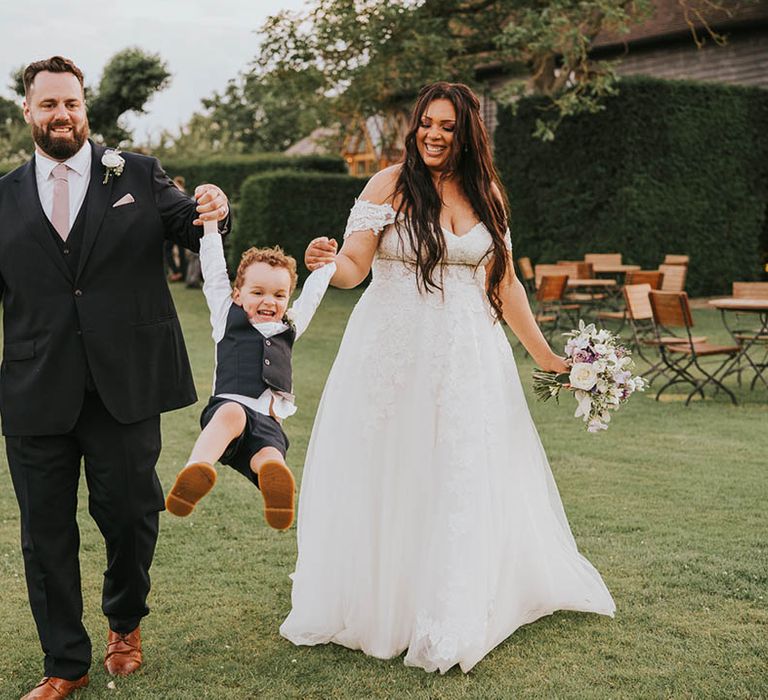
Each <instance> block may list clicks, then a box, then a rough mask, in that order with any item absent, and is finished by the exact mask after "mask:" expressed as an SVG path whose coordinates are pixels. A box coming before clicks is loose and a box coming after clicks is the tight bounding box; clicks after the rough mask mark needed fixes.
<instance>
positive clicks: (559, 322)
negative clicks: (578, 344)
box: [535, 266, 579, 343]
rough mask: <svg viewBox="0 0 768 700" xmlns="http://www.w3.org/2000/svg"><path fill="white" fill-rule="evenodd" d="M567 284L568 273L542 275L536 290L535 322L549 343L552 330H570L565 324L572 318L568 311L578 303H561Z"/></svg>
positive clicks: (576, 308)
mask: <svg viewBox="0 0 768 700" xmlns="http://www.w3.org/2000/svg"><path fill="white" fill-rule="evenodd" d="M537 267H538V266H537ZM567 286H568V275H544V276H542V277H541V278H540V280H539V287H538V289H537V290H536V314H535V316H536V323H538V324H539V326H542V331H543V332H544V335H545V337H546V338H547V341H548V342H550V343H551V342H552V336H553V334H554V332H555V331H556V330H558V329H559V328H566V330H570V328H568V327H567V326H568V324H569V323H571V322H572V319H571V318H570V317H569V316H568V313H569V311H574V310H578V309H579V305H578V304H564V303H563V298H564V297H565V290H566V288H567ZM574 307H575V308H574ZM566 321H567V323H565V325H564V322H566Z"/></svg>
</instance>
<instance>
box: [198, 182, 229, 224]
mask: <svg viewBox="0 0 768 700" xmlns="http://www.w3.org/2000/svg"><path fill="white" fill-rule="evenodd" d="M195 199H196V200H197V214H198V217H197V218H196V219H195V220H194V221H193V222H192V223H193V224H194V225H195V226H202V225H203V221H221V220H223V219H226V218H227V216H228V214H229V201H228V200H227V195H225V194H224V193H223V192H222V191H221V190H220V189H219V188H218V187H216V185H198V186H197V187H195Z"/></svg>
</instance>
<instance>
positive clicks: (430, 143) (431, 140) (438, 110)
mask: <svg viewBox="0 0 768 700" xmlns="http://www.w3.org/2000/svg"><path fill="white" fill-rule="evenodd" d="M455 130H456V109H455V107H454V106H453V103H452V102H451V101H450V100H446V99H444V98H440V99H437V100H432V102H430V103H429V104H428V105H427V108H426V109H425V110H424V114H422V115H421V119H420V120H419V130H418V132H417V133H416V146H417V148H418V149H419V155H420V156H421V158H422V160H423V161H424V164H425V165H426V166H427V167H428V168H429V169H430V170H433V171H436V172H439V171H442V170H443V169H445V166H446V164H447V163H448V159H449V158H450V156H451V148H452V144H453V135H454V131H455Z"/></svg>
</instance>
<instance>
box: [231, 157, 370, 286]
mask: <svg viewBox="0 0 768 700" xmlns="http://www.w3.org/2000/svg"><path fill="white" fill-rule="evenodd" d="M365 182H366V180H365V179H364V178H358V177H352V176H351V175H337V174H333V173H311V172H306V173H300V172H291V171H287V170H283V171H274V172H269V173H262V174H259V175H252V176H251V177H249V178H248V179H247V180H246V181H245V182H244V183H243V187H242V192H241V197H240V207H239V210H238V216H237V218H236V219H235V222H234V230H233V231H232V234H231V236H230V241H229V244H230V255H229V257H230V269H232V270H233V271H234V269H235V267H236V264H237V262H238V261H239V259H240V255H241V254H242V252H243V251H244V250H246V249H247V248H249V247H250V246H272V245H280V246H282V248H283V250H285V251H286V252H287V253H289V254H291V255H293V256H294V257H295V258H296V260H297V261H298V262H299V272H300V276H302V277H303V276H306V270H304V266H303V263H302V261H303V259H304V249H305V248H306V247H307V245H308V244H309V242H310V241H311V240H312V239H313V238H315V237H316V236H328V237H330V238H336V239H337V240H338V241H339V245H341V237H342V235H343V233H344V227H345V225H346V222H347V217H348V215H349V210H350V209H351V208H352V205H353V204H354V201H355V197H357V196H358V195H359V194H360V192H361V190H362V189H363V187H364V185H365ZM302 271H303V272H302Z"/></svg>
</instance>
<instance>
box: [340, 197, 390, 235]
mask: <svg viewBox="0 0 768 700" xmlns="http://www.w3.org/2000/svg"><path fill="white" fill-rule="evenodd" d="M394 221H395V210H394V209H393V208H392V206H391V205H389V204H374V203H373V202H369V201H368V200H366V199H357V200H355V205H354V206H353V207H352V210H351V211H350V212H349V219H347V227H346V229H344V238H345V239H346V238H347V237H349V236H350V235H351V234H352V233H353V232H355V231H373V232H374V233H375V234H376V235H378V234H379V233H381V232H382V230H383V229H384V228H385V227H386V226H389V224H392V223H394Z"/></svg>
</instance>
